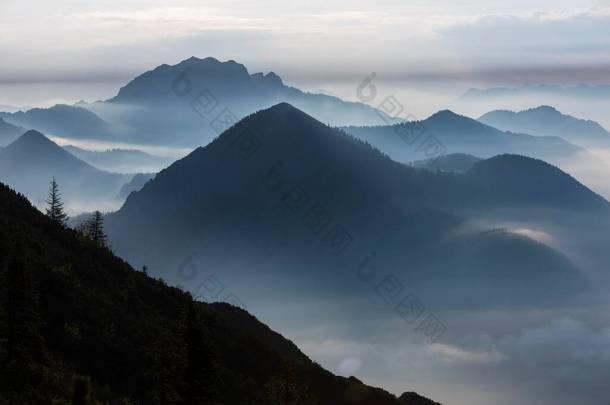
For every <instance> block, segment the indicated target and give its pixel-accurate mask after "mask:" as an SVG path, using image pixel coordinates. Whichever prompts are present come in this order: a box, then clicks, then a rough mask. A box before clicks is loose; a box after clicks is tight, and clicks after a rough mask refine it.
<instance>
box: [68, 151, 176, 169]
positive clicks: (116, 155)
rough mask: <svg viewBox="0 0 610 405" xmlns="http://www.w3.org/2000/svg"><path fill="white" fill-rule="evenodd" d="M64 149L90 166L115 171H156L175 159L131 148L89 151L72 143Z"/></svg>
mask: <svg viewBox="0 0 610 405" xmlns="http://www.w3.org/2000/svg"><path fill="white" fill-rule="evenodd" d="M64 149H65V150H67V151H68V152H70V154H72V155H74V156H76V157H77V158H79V159H81V160H83V161H85V162H87V163H89V164H90V165H91V166H94V167H97V168H98V169H100V170H105V171H109V172H115V173H141V172H157V171H159V170H161V169H164V168H165V167H167V166H169V165H170V164H171V163H173V162H174V161H175V160H176V159H174V158H170V157H167V156H156V155H151V154H149V153H146V152H142V151H140V150H132V149H110V150H105V151H91V150H86V149H82V148H79V147H76V146H72V145H66V146H64Z"/></svg>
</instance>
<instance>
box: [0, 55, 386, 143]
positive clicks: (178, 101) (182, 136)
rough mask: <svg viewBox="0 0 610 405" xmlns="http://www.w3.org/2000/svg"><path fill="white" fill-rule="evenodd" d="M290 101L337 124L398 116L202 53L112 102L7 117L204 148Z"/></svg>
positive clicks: (73, 132) (156, 72) (107, 136)
mask: <svg viewBox="0 0 610 405" xmlns="http://www.w3.org/2000/svg"><path fill="white" fill-rule="evenodd" d="M282 101H286V102H290V103H292V104H294V105H295V106H298V107H299V108H301V109H303V110H304V111H306V112H308V113H309V114H311V115H313V116H315V117H316V118H318V119H320V120H321V121H323V122H326V123H329V124H333V125H348V124H356V125H365V124H379V123H382V122H394V121H397V120H394V119H392V118H390V117H388V116H387V115H385V114H384V113H383V112H380V111H378V110H376V109H374V108H372V107H369V106H368V105H366V104H363V103H354V102H347V101H343V100H341V99H339V98H337V97H333V96H328V95H324V94H314V93H307V92H303V91H301V90H299V89H296V88H294V87H290V86H287V85H285V84H284V83H283V81H282V79H281V78H280V77H279V76H278V75H276V74H275V73H273V72H269V73H267V74H263V73H254V74H250V73H249V72H248V70H247V69H246V67H245V66H244V65H241V64H239V63H237V62H235V61H232V60H231V61H227V62H220V61H219V60H217V59H214V58H204V59H199V58H196V57H192V58H189V59H187V60H184V61H182V62H180V63H178V64H176V65H171V66H170V65H161V66H158V67H157V68H155V69H153V70H151V71H148V72H146V73H143V74H141V75H139V76H138V77H136V78H135V79H133V80H132V81H131V82H129V83H128V84H127V85H125V86H124V87H123V88H121V89H120V90H119V92H118V94H117V95H116V96H115V97H113V98H111V99H110V100H107V101H103V102H102V101H100V102H95V103H85V102H80V103H78V104H77V105H74V106H67V105H56V106H54V107H51V108H47V109H39V108H36V109H31V110H28V111H26V112H16V113H0V117H4V118H5V119H6V120H7V121H9V122H11V123H14V124H16V125H21V126H23V127H26V128H30V129H36V130H39V131H41V132H45V133H48V134H52V135H54V136H60V137H63V138H72V139H99V140H104V141H112V140H115V141H119V140H120V141H122V142H130V143H138V144H149V145H150V144H153V145H175V146H186V147H196V146H200V145H205V144H207V143H208V142H209V141H211V140H212V139H214V138H215V137H216V136H218V135H219V134H220V133H221V132H222V131H224V130H225V129H226V128H228V126H230V125H231V124H233V123H234V122H236V121H237V120H239V119H241V118H243V117H245V116H246V115H248V114H251V113H252V112H254V111H258V110H260V109H263V108H267V107H270V106H272V105H274V104H276V103H278V102H282Z"/></svg>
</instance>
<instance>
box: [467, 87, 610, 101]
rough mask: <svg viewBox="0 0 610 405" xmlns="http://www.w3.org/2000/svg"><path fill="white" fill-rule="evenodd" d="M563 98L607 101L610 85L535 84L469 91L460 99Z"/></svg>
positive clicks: (609, 94)
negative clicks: (540, 96) (536, 96)
mask: <svg viewBox="0 0 610 405" xmlns="http://www.w3.org/2000/svg"><path fill="white" fill-rule="evenodd" d="M540 94H542V95H546V96H562V97H569V98H574V97H578V98H591V99H607V98H608V97H610V85H607V84H601V85H586V84H580V85H577V86H558V85H552V84H533V85H524V86H520V87H492V88H488V89H474V88H473V89H469V90H468V91H466V92H465V93H464V94H463V95H462V96H461V97H460V99H461V100H463V101H487V102H489V101H491V100H492V99H494V98H500V97H509V96H510V97H515V96H519V97H525V96H532V95H540Z"/></svg>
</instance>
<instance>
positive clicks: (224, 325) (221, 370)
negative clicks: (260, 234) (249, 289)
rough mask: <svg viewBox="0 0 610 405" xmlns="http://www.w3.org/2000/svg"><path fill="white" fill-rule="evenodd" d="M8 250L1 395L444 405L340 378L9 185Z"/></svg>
mask: <svg viewBox="0 0 610 405" xmlns="http://www.w3.org/2000/svg"><path fill="white" fill-rule="evenodd" d="M0 257H2V262H1V264H0V314H2V315H1V316H0V328H1V330H3V331H6V336H8V339H1V340H0V354H2V356H3V359H5V361H2V363H1V364H0V376H1V377H2V378H0V402H3V403H10V404H35V403H45V404H47V403H79V402H78V401H79V400H86V401H96V402H97V401H99V402H104V403H112V404H118V403H123V404H125V403H145V404H151V405H154V404H159V405H172V404H176V405H177V404H185V403H187V404H192V405H196V404H202V405H203V404H210V403H224V404H244V403H249V404H261V405H267V404H269V405H275V404H278V405H279V404H288V403H320V404H329V405H348V404H363V405H373V404H375V405H435V404H436V402H433V401H431V400H428V399H426V398H424V397H421V396H419V395H417V394H414V393H405V394H404V395H402V396H401V397H400V399H397V398H396V397H395V396H393V395H391V394H389V393H387V392H385V391H383V390H381V389H378V388H371V387H369V386H366V385H365V384H363V383H361V382H360V381H359V380H357V379H355V378H342V377H337V376H334V375H333V374H331V373H330V372H328V371H326V370H324V369H322V368H321V367H320V366H319V365H317V364H315V363H314V362H312V361H311V360H310V359H309V358H308V357H307V356H306V355H305V354H304V353H302V352H301V351H300V350H299V349H298V348H297V347H296V346H295V345H294V344H293V343H292V342H291V341H289V340H287V339H285V338H284V337H282V336H281V335H279V334H278V333H276V332H274V331H273V330H271V329H270V328H268V327H267V326H266V325H264V324H262V323H260V322H259V321H258V320H257V319H256V318H254V317H253V316H252V315H250V314H248V313H247V312H245V311H244V310H242V309H239V308H237V307H234V306H231V305H228V304H205V303H202V302H196V301H194V300H193V299H192V297H191V296H190V295H189V294H187V293H185V292H183V291H181V290H179V289H176V288H171V287H168V286H167V285H166V284H165V283H164V282H162V281H160V280H156V279H153V278H150V277H148V276H147V275H146V274H144V273H143V272H137V271H135V270H134V269H133V268H131V267H130V266H129V265H127V264H126V263H125V262H124V261H123V260H121V259H120V258H118V257H116V256H114V255H113V254H112V253H111V252H110V250H108V249H107V248H104V247H100V246H98V245H97V244H95V243H93V242H92V241H90V240H89V239H87V238H86V237H84V236H83V235H81V234H79V233H77V232H75V231H72V230H68V229H65V228H63V227H62V226H60V225H59V224H57V223H55V222H53V221H51V220H50V219H49V218H47V217H45V216H43V215H42V214H41V213H40V212H38V211H37V210H36V209H35V208H33V207H32V206H31V205H30V204H29V202H28V201H27V200H26V199H25V198H23V197H22V196H19V195H17V194H16V193H14V192H13V191H11V190H10V189H9V188H8V187H6V186H5V185H3V184H0ZM119 365H120V366H119ZM295 401H296V402H295Z"/></svg>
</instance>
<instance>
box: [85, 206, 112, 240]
mask: <svg viewBox="0 0 610 405" xmlns="http://www.w3.org/2000/svg"><path fill="white" fill-rule="evenodd" d="M86 231H87V236H89V237H90V238H91V240H93V241H94V242H95V243H96V244H98V245H99V246H106V239H107V236H106V234H105V233H104V217H103V216H102V213H101V212H99V211H95V212H94V213H93V217H91V219H90V220H89V221H88V222H87V226H86Z"/></svg>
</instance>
